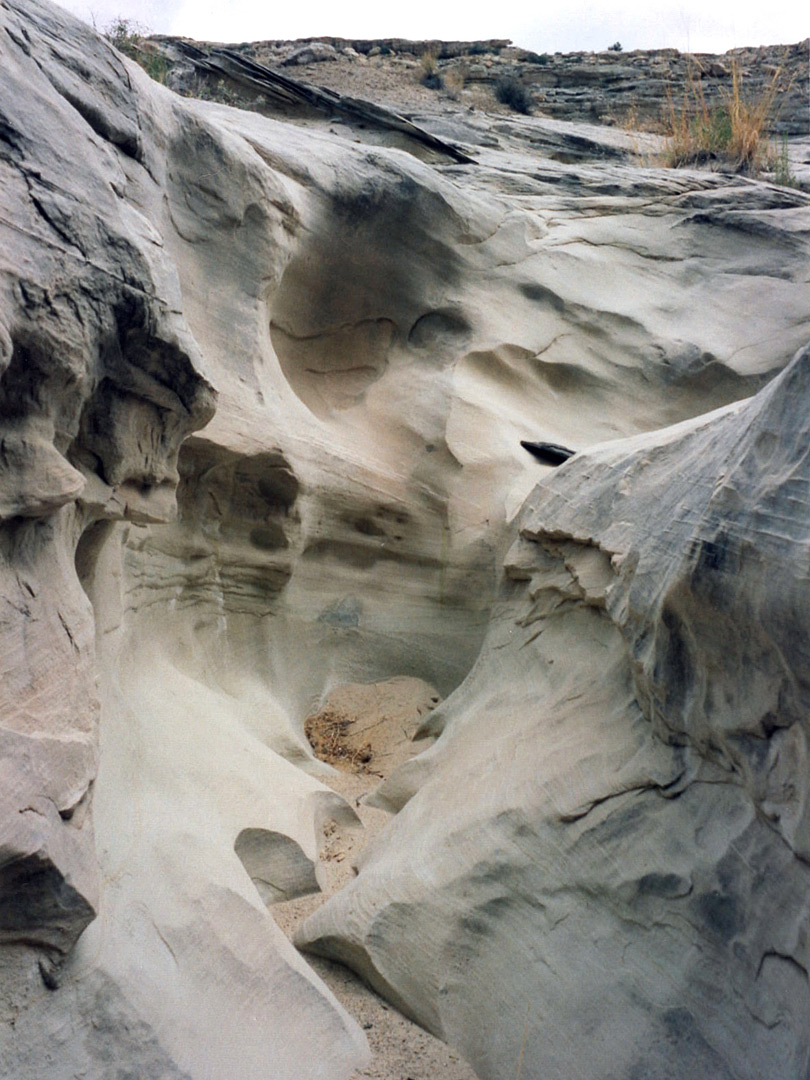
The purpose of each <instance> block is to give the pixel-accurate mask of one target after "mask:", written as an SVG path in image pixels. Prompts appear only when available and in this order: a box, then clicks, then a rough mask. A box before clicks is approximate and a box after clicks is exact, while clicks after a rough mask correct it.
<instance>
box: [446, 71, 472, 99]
mask: <svg viewBox="0 0 810 1080" xmlns="http://www.w3.org/2000/svg"><path fill="white" fill-rule="evenodd" d="M466 81H467V73H466V71H465V70H464V69H463V68H462V67H455V68H451V69H450V71H448V72H446V73H445V75H444V92H445V93H446V94H447V96H448V97H449V98H450V100H451V101H460V100H461V91H462V90H463V89H464V84H465V82H466Z"/></svg>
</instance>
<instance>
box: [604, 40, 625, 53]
mask: <svg viewBox="0 0 810 1080" xmlns="http://www.w3.org/2000/svg"><path fill="white" fill-rule="evenodd" d="M607 51H608V52H621V51H622V43H621V42H620V41H614V42H613V44H612V45H608V48H607Z"/></svg>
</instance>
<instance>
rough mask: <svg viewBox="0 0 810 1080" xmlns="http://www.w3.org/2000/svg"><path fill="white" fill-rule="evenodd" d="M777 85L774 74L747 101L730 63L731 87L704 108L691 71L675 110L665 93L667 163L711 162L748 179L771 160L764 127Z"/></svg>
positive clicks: (779, 87) (696, 77)
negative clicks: (713, 102) (666, 106)
mask: <svg viewBox="0 0 810 1080" xmlns="http://www.w3.org/2000/svg"><path fill="white" fill-rule="evenodd" d="M783 81H784V80H783V77H782V72H781V70H779V71H777V72H776V73H775V74H774V76H773V78H772V79H771V82H770V83H769V84H768V86H767V87H766V88H765V90H764V91H763V92H762V93H761V95H760V96H759V97H758V98H757V99H754V100H749V99H747V98H746V97H745V95H744V94H743V89H742V76H741V74H740V70H739V67H738V65H737V64H736V63H735V64H734V65H733V66H732V70H731V89H730V90H729V91H728V92H726V93H725V94H724V95H723V97H722V99H721V101H720V102H719V103H718V104H716V105H712V106H709V105H708V103H707V102H706V97H705V95H704V92H703V85H702V83H701V81H700V72H699V71H698V70H695V69H693V70H692V71H691V72H690V75H689V78H688V80H687V84H686V86H685V88H684V92H683V101H682V103H681V105H680V107H679V108H676V105H675V102H674V101H673V99H672V95H671V93H670V94H668V97H669V124H668V147H667V164H668V165H671V166H673V167H677V166H679V165H704V164H709V163H712V162H715V163H718V164H721V165H724V166H725V167H727V168H731V169H733V170H734V171H735V172H741V173H748V174H749V175H752V176H754V175H756V174H757V173H759V172H761V171H762V169H764V168H766V167H767V166H768V165H769V164H771V163H772V161H773V157H774V151H773V148H772V146H771V145H770V143H769V141H768V137H767V135H768V125H769V123H770V121H771V119H772V116H773V112H774V104H775V101H776V96H777V94H778V93H780V91H782V90H783V86H782V83H783Z"/></svg>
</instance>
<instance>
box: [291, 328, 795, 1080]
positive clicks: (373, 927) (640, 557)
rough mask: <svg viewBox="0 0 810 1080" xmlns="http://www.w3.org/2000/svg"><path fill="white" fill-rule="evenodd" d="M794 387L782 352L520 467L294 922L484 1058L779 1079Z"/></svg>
mask: <svg viewBox="0 0 810 1080" xmlns="http://www.w3.org/2000/svg"><path fill="white" fill-rule="evenodd" d="M808 392H810V348H808V349H805V350H803V351H802V352H800V353H799V354H798V355H797V356H796V358H795V359H794V361H793V363H792V364H791V366H790V367H789V368H788V369H787V371H786V372H784V373H783V374H782V375H781V376H779V377H778V378H777V379H776V380H774V382H772V383H771V384H770V385H769V386H768V387H767V388H766V389H764V390H762V391H761V392H760V393H759V394H758V395H757V396H756V397H754V398H752V399H751V400H750V401H749V402H746V403H744V404H742V405H736V406H732V407H730V408H727V409H724V410H720V412H719V413H717V414H714V415H711V416H709V417H706V418H701V419H699V420H693V421H689V422H686V423H683V424H681V425H679V426H676V427H674V428H671V429H668V430H665V431H663V432H659V433H655V434H651V435H648V436H637V437H636V438H634V439H630V440H627V441H626V442H617V443H613V444H605V445H604V446H602V447H600V448H595V449H594V450H592V451H590V452H586V453H584V454H580V455H577V456H576V457H575V458H573V459H571V460H570V461H569V462H567V463H566V464H565V465H563V466H562V467H561V468H560V469H559V470H557V471H556V472H554V473H553V474H552V475H550V476H549V477H548V478H547V479H546V480H545V481H544V482H543V483H541V484H540V485H539V486H538V488H537V489H536V490H535V492H533V494H532V495H531V497H530V498H529V500H528V502H527V505H526V507H525V508H524V510H523V512H522V514H521V520H520V539H519V540H518V541H517V542H516V544H515V545H514V546H513V548H512V550H511V551H510V553H509V555H508V557H507V559H506V581H505V584H504V588H503V591H502V593H501V597H500V602H499V604H498V606H497V607H496V609H495V613H494V614H493V620H492V624H491V627H490V631H489V634H488V637H487V640H486V642H485V644H484V647H483V649H482V652H481V656H480V657H479V660H478V662H477V664H476V666H475V668H474V669H473V671H472V672H471V674H470V676H469V677H468V679H467V680H466V681H465V682H464V683H463V684H462V686H461V687H460V688H459V690H458V691H457V692H456V693H455V694H454V695H453V696H452V697H451V698H450V699H449V700H448V701H446V702H445V703H444V704H443V705H442V706H440V707H439V708H438V709H437V710H436V711H435V712H434V713H433V714H432V715H431V717H430V719H429V721H428V722H427V724H426V725H425V732H426V733H431V734H436V733H438V732H441V737H440V739H439V740H438V742H437V743H436V744H435V745H434V746H433V747H432V748H431V749H430V750H428V751H426V752H425V753H424V754H422V755H421V756H420V757H419V758H416V759H415V760H414V761H413V762H412V763H410V764H409V765H405V766H403V767H402V769H401V770H400V771H399V773H398V774H394V777H393V778H392V779H391V781H389V782H388V783H387V784H384V785H383V787H382V789H381V790H379V792H378V794H377V797H376V801H377V804H378V805H388V806H389V807H390V808H391V809H394V810H396V809H399V808H400V807H402V809H400V812H399V813H398V815H397V817H396V818H395V819H394V821H393V823H392V824H391V825H390V826H389V829H388V831H387V834H386V833H384V834H383V835H382V837H381V838H380V841H379V842H378V844H377V845H376V846H375V848H374V849H373V850H372V852H371V853H370V854H369V855H368V856H367V857H366V859H365V861H364V863H363V864H362V867H361V872H360V876H359V877H358V878H357V880H356V882H355V883H354V884H353V885H351V886H349V887H348V888H347V889H346V890H344V892H343V893H341V894H338V895H337V897H335V898H333V899H332V900H331V901H329V902H328V903H327V904H326V906H325V907H323V908H321V909H320V910H319V911H318V912H317V913H316V914H315V915H313V916H312V917H311V918H310V919H309V921H308V923H307V924H305V927H304V928H303V932H302V933H301V935H300V941H301V944H302V945H304V946H305V947H307V948H310V949H313V950H315V951H317V952H320V953H323V954H324V955H328V956H332V957H335V958H340V959H343V960H344V961H346V962H348V963H350V964H351V965H352V966H354V967H356V968H357V969H358V970H359V971H360V972H361V973H362V974H363V975H364V976H365V977H366V978H367V979H369V981H371V982H372V984H373V985H375V986H377V987H378V988H380V990H381V991H382V992H384V993H385V994H386V995H387V996H389V997H390V998H391V999H392V1000H394V1001H396V1002H397V1003H398V1004H399V1005H400V1007H401V1008H402V1009H403V1010H405V1011H407V1012H408V1013H409V1014H410V1015H412V1016H414V1017H415V1018H416V1019H418V1020H419V1021H420V1023H422V1024H424V1025H425V1026H427V1027H428V1028H429V1029H430V1030H432V1031H434V1032H436V1033H438V1034H440V1035H441V1036H442V1037H444V1038H447V1039H448V1040H450V1041H451V1042H453V1043H455V1044H456V1045H458V1046H459V1047H460V1048H461V1049H462V1052H463V1053H464V1054H465V1056H466V1057H467V1058H468V1059H469V1060H470V1061H471V1062H472V1063H473V1065H474V1066H475V1069H476V1071H477V1073H478V1075H480V1076H481V1077H483V1078H490V1077H491V1078H495V1077H503V1076H511V1075H516V1069H517V1067H518V1062H520V1061H522V1062H523V1065H522V1070H523V1071H522V1075H524V1076H537V1077H540V1076H542V1077H548V1078H551V1080H557V1078H559V1080H563V1078H567V1077H570V1076H572V1075H576V1076H580V1077H583V1078H593V1080H597V1078H600V1080H601V1078H604V1077H611V1078H612V1077H615V1078H617V1080H618V1078H620V1077H621V1078H624V1077H636V1076H638V1077H642V1076H643V1077H662V1078H663V1077H670V1076H674V1075H685V1076H689V1077H694V1078H695V1080H697V1078H703V1077H705V1078H707V1080H708V1078H709V1077H712V1078H716V1077H729V1078H731V1077H736V1078H745V1080H759V1078H761V1077H763V1076H769V1077H775V1078H780V1080H781V1078H784V1080H795V1078H796V1077H799V1076H804V1075H805V1074H806V1072H807V1069H808V1064H809V1063H810V1039H808V1026H807V1019H808V1016H809V1015H810V993H809V992H808V987H807V970H808V964H810V956H808V947H807V940H808V937H807V928H808V924H809V923H810V905H808V901H807V895H808V883H809V880H810V871H808V840H809V838H810V833H809V832H808V826H810V812H808V783H807V775H806V774H807V769H806V761H807V743H808V734H809V733H808V724H807V708H808V703H807V700H806V699H807V687H808V685H809V684H810V667H808V664H810V650H808V628H807V620H806V611H807V605H808V597H807V596H806V595H805V594H806V592H807V588H808V580H807V570H806V568H807V558H808V552H809V551H810V542H809V541H808V498H807V492H808V481H810V473H808V469H809V468H810V455H808V445H810V443H809V442H808V435H810V432H809V431H808V419H807V410H806V408H805V402H806V400H807V395H808ZM457 791H469V792H472V793H474V794H473V795H472V796H471V797H470V798H468V799H463V800H459V799H457V798H455V797H453V795H452V794H451V793H453V792H457ZM494 1003H497V1005H495V1004H494ZM493 1010H494V1011H497V1020H492V1021H491V1022H489V1021H487V1019H486V1018H487V1017H489V1016H491V1015H492V1012H493Z"/></svg>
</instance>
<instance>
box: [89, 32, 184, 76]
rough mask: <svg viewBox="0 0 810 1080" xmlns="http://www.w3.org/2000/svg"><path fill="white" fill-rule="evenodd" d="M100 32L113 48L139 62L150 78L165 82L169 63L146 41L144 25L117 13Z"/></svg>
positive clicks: (146, 35)
mask: <svg viewBox="0 0 810 1080" xmlns="http://www.w3.org/2000/svg"><path fill="white" fill-rule="evenodd" d="M102 33H103V35H104V37H105V38H106V39H107V41H109V43H110V44H111V45H112V46H113V47H114V48H116V49H118V51H119V52H121V53H123V54H124V56H128V57H129V58H130V60H134V61H135V63H136V64H140V66H141V67H142V68H143V70H144V71H145V72H146V74H147V75H148V76H149V78H150V79H154V80H155V82H159V83H165V82H166V76H167V75H168V73H169V65H168V64H167V62H166V58H165V57H164V56H163V54H162V53H160V52H158V50H157V49H156V48H155V46H154V45H152V44H151V43H150V42H149V41H147V37H148V35H149V30H148V29H147V28H146V27H145V26H142V25H141V24H140V23H138V22H136V21H135V20H134V19H127V18H125V17H124V16H123V15H119V16H118V17H117V18H115V19H113V21H112V22H111V23H110V24H109V25H108V26H107V27H106V28H105V29H104V30H103V31H102Z"/></svg>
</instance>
